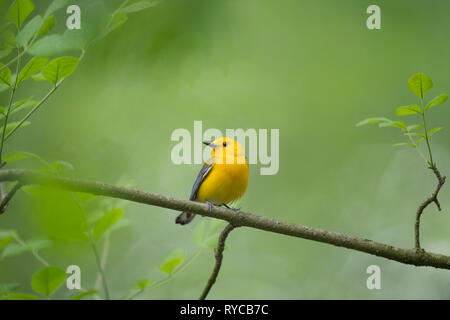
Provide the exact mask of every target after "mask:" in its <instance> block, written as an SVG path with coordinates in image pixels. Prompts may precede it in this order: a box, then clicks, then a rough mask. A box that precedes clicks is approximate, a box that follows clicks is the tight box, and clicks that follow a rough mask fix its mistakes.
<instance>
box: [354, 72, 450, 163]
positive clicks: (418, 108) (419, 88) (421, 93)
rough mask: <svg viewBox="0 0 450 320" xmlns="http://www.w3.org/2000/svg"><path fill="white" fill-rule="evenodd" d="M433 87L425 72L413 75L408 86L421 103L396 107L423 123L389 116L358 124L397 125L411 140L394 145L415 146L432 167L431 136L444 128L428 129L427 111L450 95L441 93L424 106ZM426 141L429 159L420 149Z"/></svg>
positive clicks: (397, 112)
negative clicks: (415, 138)
mask: <svg viewBox="0 0 450 320" xmlns="http://www.w3.org/2000/svg"><path fill="white" fill-rule="evenodd" d="M432 87H433V82H432V80H431V78H430V77H429V76H428V75H426V74H424V73H417V74H415V75H413V76H412V77H411V78H410V79H409V80H408V88H409V90H411V92H412V93H414V94H415V95H417V96H418V97H419V100H420V104H413V105H408V106H404V107H398V108H397V109H396V114H397V116H407V115H418V116H419V117H420V119H421V120H422V125H417V124H413V125H406V124H405V123H404V122H401V121H392V120H390V119H387V118H368V119H365V120H362V121H360V122H358V123H357V124H356V126H358V127H359V126H362V125H366V124H369V123H378V126H379V127H380V128H383V127H396V128H399V129H400V130H401V132H402V133H403V134H404V135H405V136H406V137H407V138H408V139H409V142H399V143H395V144H394V146H411V147H413V148H415V149H416V150H417V151H418V153H419V154H420V155H421V156H422V157H423V158H424V160H425V161H426V162H427V163H428V164H429V166H430V167H433V166H434V162H433V155H432V152H431V146H430V140H429V138H430V137H431V136H432V135H433V134H435V133H436V132H438V131H440V130H441V129H443V127H436V128H434V129H431V130H429V131H428V130H427V126H426V120H425V114H426V111H427V110H429V109H430V108H431V107H434V106H437V105H440V104H442V103H444V102H445V101H447V100H448V96H447V95H446V94H440V95H439V96H437V97H435V98H433V99H432V100H430V101H429V102H428V103H427V104H426V105H425V106H424V101H423V100H424V97H425V94H426V93H427V92H428V91H429V90H430V89H431V88H432ZM413 137H420V138H419V139H418V140H417V141H416V140H414V138H413ZM424 140H425V142H426V144H427V148H428V156H429V159H427V158H426V157H425V156H424V154H423V152H422V151H421V150H420V143H421V142H422V141H424Z"/></svg>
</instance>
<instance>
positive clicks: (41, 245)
mask: <svg viewBox="0 0 450 320" xmlns="http://www.w3.org/2000/svg"><path fill="white" fill-rule="evenodd" d="M26 244H27V247H28V249H29V250H32V251H35V252H37V251H39V250H42V249H45V248H49V247H51V246H53V241H51V240H48V239H42V238H33V239H29V240H27V241H26Z"/></svg>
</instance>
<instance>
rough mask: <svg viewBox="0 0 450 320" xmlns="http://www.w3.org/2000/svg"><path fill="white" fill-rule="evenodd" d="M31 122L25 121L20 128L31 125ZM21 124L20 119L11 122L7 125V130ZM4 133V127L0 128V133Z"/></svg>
mask: <svg viewBox="0 0 450 320" xmlns="http://www.w3.org/2000/svg"><path fill="white" fill-rule="evenodd" d="M30 124H31V122H30V121H25V122H23V123H22V124H21V125H20V128H23V127H26V126H29V125H30ZM18 125H19V121H14V122H10V123H8V124H7V125H6V132H9V131H11V130H13V129H14V128H15V127H17V126H18ZM2 133H3V127H2V128H1V129H0V134H2Z"/></svg>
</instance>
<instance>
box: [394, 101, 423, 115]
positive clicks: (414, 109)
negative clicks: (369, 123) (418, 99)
mask: <svg viewBox="0 0 450 320" xmlns="http://www.w3.org/2000/svg"><path fill="white" fill-rule="evenodd" d="M420 112H421V110H420V107H419V105H417V104H414V105H410V106H404V107H398V108H397V110H396V111H395V113H396V114H397V115H398V116H406V115H410V114H417V113H420Z"/></svg>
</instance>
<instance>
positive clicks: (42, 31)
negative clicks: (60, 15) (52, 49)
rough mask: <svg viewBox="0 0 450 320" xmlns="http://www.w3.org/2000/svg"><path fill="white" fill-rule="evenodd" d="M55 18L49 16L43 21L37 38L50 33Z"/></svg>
mask: <svg viewBox="0 0 450 320" xmlns="http://www.w3.org/2000/svg"><path fill="white" fill-rule="evenodd" d="M55 23H56V22H55V17H54V16H49V17H48V18H47V19H45V21H44V23H43V24H42V25H41V28H40V29H39V31H38V33H37V35H38V36H45V35H46V34H47V33H49V32H50V30H52V29H53V27H54V26H55Z"/></svg>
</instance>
